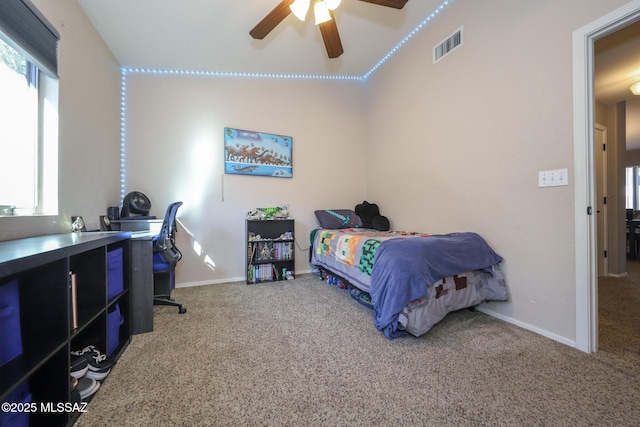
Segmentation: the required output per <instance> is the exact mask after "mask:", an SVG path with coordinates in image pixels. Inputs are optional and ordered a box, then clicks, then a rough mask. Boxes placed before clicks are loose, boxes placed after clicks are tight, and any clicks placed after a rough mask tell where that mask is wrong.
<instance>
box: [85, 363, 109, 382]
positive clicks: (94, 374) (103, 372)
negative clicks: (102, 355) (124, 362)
mask: <svg viewBox="0 0 640 427" xmlns="http://www.w3.org/2000/svg"><path fill="white" fill-rule="evenodd" d="M109 372H111V368H108V367H107V368H103V369H99V368H96V367H94V366H93V365H91V364H89V369H88V370H87V374H86V375H85V378H93V379H94V380H97V381H102V380H103V379H105V378H106V376H107V375H109Z"/></svg>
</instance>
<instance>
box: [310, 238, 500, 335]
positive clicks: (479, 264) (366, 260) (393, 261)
mask: <svg viewBox="0 0 640 427" xmlns="http://www.w3.org/2000/svg"><path fill="white" fill-rule="evenodd" d="M312 251H313V253H312V256H311V263H312V264H315V265H317V266H320V267H323V268H325V269H327V270H330V271H332V272H333V273H335V274H337V275H339V276H342V277H344V278H345V279H347V280H348V281H349V282H350V283H351V284H352V285H353V286H356V287H357V288H359V289H361V290H363V291H365V292H367V293H369V294H370V295H371V300H372V302H373V306H374V324H375V326H376V327H377V328H378V329H380V330H381V331H383V332H384V334H385V336H387V338H394V337H396V336H400V335H403V333H402V332H401V331H398V315H399V313H400V311H401V310H402V309H403V308H404V307H405V306H406V305H407V304H409V303H410V302H411V301H413V300H415V299H416V298H420V297H421V296H423V295H424V294H426V293H427V289H428V287H429V286H431V285H433V284H434V283H436V282H437V281H438V280H440V279H442V278H443V277H446V276H452V275H457V274H462V273H465V272H468V271H473V270H487V271H490V268H491V266H493V265H494V264H498V263H500V262H501V261H502V257H501V256H500V255H498V254H496V253H495V252H494V251H493V250H492V249H491V248H490V247H489V245H488V244H487V243H486V242H485V241H484V239H482V237H480V236H479V235H477V234H476V233H451V234H444V235H434V236H429V235H428V234H419V233H409V232H398V231H387V232H380V231H375V230H370V229H358V228H355V229H354V228H351V229H342V230H327V229H320V230H318V231H317V232H316V234H315V236H314V238H313V246H312Z"/></svg>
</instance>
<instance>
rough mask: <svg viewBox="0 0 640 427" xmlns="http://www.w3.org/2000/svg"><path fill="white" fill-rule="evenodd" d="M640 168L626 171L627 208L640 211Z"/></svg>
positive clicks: (635, 167) (636, 167)
mask: <svg viewBox="0 0 640 427" xmlns="http://www.w3.org/2000/svg"><path fill="white" fill-rule="evenodd" d="M639 186H640V166H634V167H630V168H627V169H626V187H625V195H626V208H627V209H635V210H640V202H639V198H640V187H639Z"/></svg>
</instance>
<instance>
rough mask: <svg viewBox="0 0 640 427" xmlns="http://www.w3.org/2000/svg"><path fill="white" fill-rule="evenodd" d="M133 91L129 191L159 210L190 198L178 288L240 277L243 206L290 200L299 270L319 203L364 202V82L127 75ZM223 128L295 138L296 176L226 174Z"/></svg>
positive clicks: (181, 235) (181, 217)
mask: <svg viewBox="0 0 640 427" xmlns="http://www.w3.org/2000/svg"><path fill="white" fill-rule="evenodd" d="M127 88H128V89H127V97H126V99H127V145H126V170H127V178H126V188H127V191H131V190H139V191H142V192H143V193H145V194H146V195H147V196H149V198H150V199H151V201H152V204H153V209H152V211H151V213H152V214H154V215H156V216H162V215H163V214H164V210H165V209H166V206H167V205H168V204H169V203H170V202H172V201H175V200H181V201H182V202H184V205H183V206H182V207H181V208H180V210H179V211H178V221H179V224H180V225H179V231H178V236H177V239H178V242H177V244H178V247H179V248H180V249H181V250H182V252H183V253H184V254H185V257H184V258H183V260H182V261H181V262H180V263H179V264H178V268H177V273H176V280H177V282H178V284H179V285H193V284H209V283H212V282H213V283H215V282H220V281H228V280H244V269H245V259H244V257H245V255H246V245H245V244H244V241H245V222H244V220H245V215H246V213H247V212H248V211H250V210H252V209H255V208H258V207H268V206H280V205H284V204H287V205H289V206H290V214H291V216H292V217H293V218H294V219H295V220H296V230H295V231H296V241H297V247H298V250H297V251H296V271H298V272H302V271H308V270H309V265H308V253H307V251H306V249H307V248H308V247H309V233H310V231H311V230H312V229H313V228H315V227H316V225H317V222H316V219H315V216H314V214H313V212H314V210H316V209H326V208H333V209H337V208H345V207H350V208H353V207H355V204H356V203H358V202H360V201H362V197H363V195H364V177H365V172H364V152H365V139H366V134H365V128H364V110H365V109H364V103H363V99H364V98H363V96H364V85H363V83H362V82H360V83H358V82H352V81H334V80H306V79H300V80H288V79H266V78H265V79H255V78H254V79H247V78H240V77H238V78H232V77H213V76H188V75H177V76H176V75H157V74H136V73H130V74H128V75H127ZM225 127H234V128H238V129H246V130H252V131H258V132H267V133H275V134H281V135H289V136H292V137H293V178H272V177H255V176H240V175H224V172H223V171H224V169H223V162H224V149H223V147H224V145H223V142H224V141H223V130H224V128H225ZM194 247H195V248H198V250H197V251H196V250H195V249H194ZM207 256H208V257H209V258H210V259H211V260H212V261H213V262H214V263H215V269H213V270H212V269H210V268H209V267H208V266H207V264H206V262H205V260H206V257H207Z"/></svg>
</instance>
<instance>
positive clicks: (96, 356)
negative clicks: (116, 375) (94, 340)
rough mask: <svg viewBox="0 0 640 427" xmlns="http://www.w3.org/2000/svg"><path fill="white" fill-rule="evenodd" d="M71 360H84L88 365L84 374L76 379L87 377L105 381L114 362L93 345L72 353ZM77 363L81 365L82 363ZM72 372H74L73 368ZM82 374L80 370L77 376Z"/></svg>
mask: <svg viewBox="0 0 640 427" xmlns="http://www.w3.org/2000/svg"><path fill="white" fill-rule="evenodd" d="M71 358H72V361H75V360H84V361H85V362H86V365H87V366H86V370H85V371H84V373H83V374H82V375H80V376H78V377H76V378H82V377H86V378H89V379H94V380H103V379H104V378H105V377H106V376H107V375H109V372H111V367H112V366H113V360H112V359H109V358H108V357H107V355H106V354H104V353H102V352H101V351H100V350H99V349H98V348H97V347H95V346H93V345H89V346H86V347H85V348H83V349H82V350H76V351H72V352H71ZM77 363H78V364H81V362H80V361H78V362H77ZM72 372H74V370H73V366H72ZM81 372H82V371H81V370H78V371H76V374H75V375H79V374H80V373H81ZM72 375H73V374H72ZM75 375H74V376H75Z"/></svg>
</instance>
